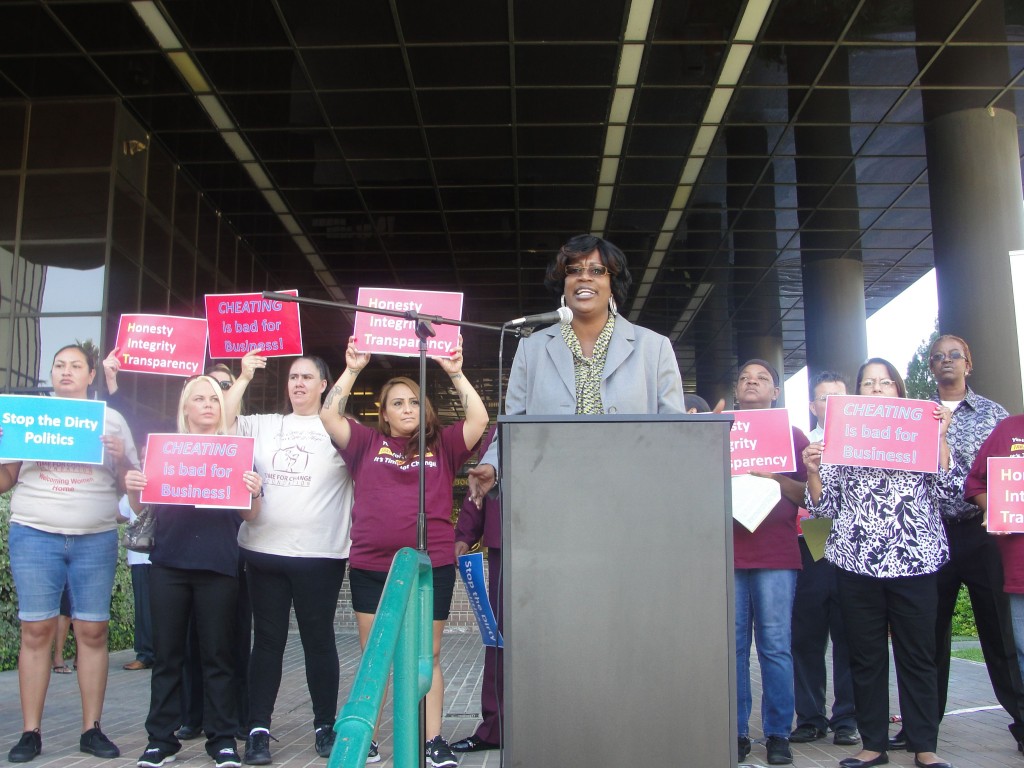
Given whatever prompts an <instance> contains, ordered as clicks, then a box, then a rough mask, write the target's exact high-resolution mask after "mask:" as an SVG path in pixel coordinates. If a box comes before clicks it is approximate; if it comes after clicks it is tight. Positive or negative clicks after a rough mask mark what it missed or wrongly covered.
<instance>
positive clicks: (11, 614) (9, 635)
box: [0, 492, 135, 671]
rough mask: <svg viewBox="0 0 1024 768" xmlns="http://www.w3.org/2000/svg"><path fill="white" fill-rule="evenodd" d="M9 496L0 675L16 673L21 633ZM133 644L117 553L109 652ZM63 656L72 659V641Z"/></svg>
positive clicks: (2, 519)
mask: <svg viewBox="0 0 1024 768" xmlns="http://www.w3.org/2000/svg"><path fill="white" fill-rule="evenodd" d="M10 501H11V494H10V493H9V492H8V493H5V494H3V495H0V671H6V670H9V669H16V668H17V666H18V646H19V644H20V638H21V629H20V626H19V623H18V596H17V593H16V592H15V590H14V577H13V576H12V575H11V564H10V556H9V554H8V551H7V525H8V523H9V521H10V517H11V506H10ZM134 643H135V601H134V598H133V596H132V577H131V571H130V570H129V568H128V564H127V562H126V561H125V557H124V550H123V549H120V550H119V552H118V560H117V572H116V573H115V575H114V592H113V596H112V600H111V604H110V649H111V650H112V651H120V650H122V649H124V648H131V647H132V645H133V644H134ZM64 655H65V657H66V658H70V657H72V656H74V655H75V644H74V639H73V638H72V639H71V640H70V641H69V642H68V644H67V646H66V647H65V651H64Z"/></svg>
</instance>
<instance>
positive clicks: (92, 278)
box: [39, 266, 106, 312]
mask: <svg viewBox="0 0 1024 768" xmlns="http://www.w3.org/2000/svg"><path fill="white" fill-rule="evenodd" d="M45 269H46V283H45V288H44V289H43V293H42V302H41V304H40V307H39V309H40V311H41V312H91V311H95V312H98V311H100V310H102V309H103V275H104V273H105V272H106V270H105V268H104V267H97V268H95V269H67V268H63V267H53V266H48V267H46V268H45Z"/></svg>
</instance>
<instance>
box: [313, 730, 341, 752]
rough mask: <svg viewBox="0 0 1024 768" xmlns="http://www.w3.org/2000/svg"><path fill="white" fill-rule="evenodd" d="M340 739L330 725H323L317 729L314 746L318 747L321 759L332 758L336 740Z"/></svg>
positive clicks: (317, 750)
mask: <svg viewBox="0 0 1024 768" xmlns="http://www.w3.org/2000/svg"><path fill="white" fill-rule="evenodd" d="M337 737H338V734H336V733H335V732H334V729H333V728H331V727H330V726H329V725H321V726H320V727H319V728H317V729H316V736H315V738H314V745H315V746H316V753H317V754H318V755H320V757H330V756H331V750H332V749H334V740H335V739H336V738H337Z"/></svg>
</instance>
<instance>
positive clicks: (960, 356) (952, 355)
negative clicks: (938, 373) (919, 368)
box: [928, 349, 967, 363]
mask: <svg viewBox="0 0 1024 768" xmlns="http://www.w3.org/2000/svg"><path fill="white" fill-rule="evenodd" d="M947 357H948V358H949V359H950V360H952V361H954V362H956V361H957V360H966V359H967V355H965V354H964V353H963V352H961V351H960V350H959V349H953V350H950V351H949V352H946V353H945V354H944V353H942V352H936V353H935V354H934V355H932V356H931V357H929V358H928V359H929V360H931V361H932V362H933V363H941V362H942V361H943V360H945V359H946V358H947Z"/></svg>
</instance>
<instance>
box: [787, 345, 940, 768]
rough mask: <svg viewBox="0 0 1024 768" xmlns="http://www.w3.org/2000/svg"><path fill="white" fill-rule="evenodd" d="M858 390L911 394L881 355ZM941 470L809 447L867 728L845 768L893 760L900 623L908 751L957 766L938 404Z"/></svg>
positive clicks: (810, 493)
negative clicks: (945, 607)
mask: <svg viewBox="0 0 1024 768" xmlns="http://www.w3.org/2000/svg"><path fill="white" fill-rule="evenodd" d="M857 392H858V394H861V395H870V396H873V397H906V387H905V386H904V384H903V379H902V378H901V377H900V375H899V373H898V372H897V371H896V369H895V368H894V367H893V365H892V364H891V363H889V362H888V361H886V360H883V359H881V358H877V357H876V358H871V359H870V360H868V361H867V362H866V363H864V365H862V366H861V367H860V370H859V371H858V372H857ZM934 416H935V418H936V419H938V420H939V421H940V423H941V426H940V428H939V433H940V438H939V464H940V471H939V472H938V473H937V474H929V473H924V472H907V471H904V470H896V469H876V468H873V467H849V466H840V465H836V464H824V465H823V464H821V449H822V446H823V444H822V443H811V445H809V446H808V447H807V448H806V449H805V452H804V463H805V464H806V466H807V499H806V502H807V509H808V510H810V512H811V514H813V515H816V516H819V517H829V518H833V519H834V520H835V523H834V525H833V527H832V533H831V534H830V535H829V538H828V542H827V544H826V546H825V556H826V557H827V558H828V559H829V561H831V562H832V563H835V565H836V566H838V567H837V569H836V573H837V578H838V580H839V596H840V600H841V601H842V605H843V618H844V624H845V625H846V634H847V638H848V642H849V646H850V668H851V671H852V675H853V693H854V702H855V704H856V707H857V726H858V727H859V728H860V732H861V736H862V738H863V740H864V742H863V746H864V748H863V749H862V750H861V751H860V752H859V753H858V754H857V755H856V756H854V757H849V758H846V759H845V760H841V761H840V763H839V764H840V765H841V766H843V768H870V766H874V765H884V764H886V763H888V762H889V757H888V755H887V754H886V751H885V750H886V748H887V746H888V716H889V663H888V662H889V658H888V642H887V641H888V635H889V630H890V629H891V633H892V646H893V656H894V657H895V662H896V672H897V685H898V687H899V697H900V711H901V713H902V715H903V729H904V731H905V733H906V736H907V750H908V751H911V752H914V753H915V757H914V763H915V765H917V766H921V767H925V766H927V767H928V768H946V767H947V766H948V765H949V764H948V763H946V762H943V761H942V760H940V758H939V757H938V756H937V755H936V754H935V745H936V741H937V739H938V732H939V718H938V694H937V689H936V685H937V683H936V680H937V677H936V672H935V633H934V632H933V631H932V630H933V629H934V627H935V611H936V601H937V591H936V575H935V574H936V572H937V571H938V570H939V568H940V567H941V566H942V564H943V563H945V562H946V560H947V559H948V558H949V546H948V544H947V543H946V534H945V531H944V529H943V527H942V522H941V520H940V519H939V512H938V509H937V507H936V506H935V502H936V501H937V500H939V499H943V500H949V499H952V498H953V497H954V496H955V495H956V486H955V484H954V483H953V482H952V473H951V472H950V453H949V445H948V444H947V443H946V429H947V428H948V427H949V420H950V416H951V414H950V411H949V409H948V408H945V407H944V406H941V405H938V404H936V406H935V411H934Z"/></svg>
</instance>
